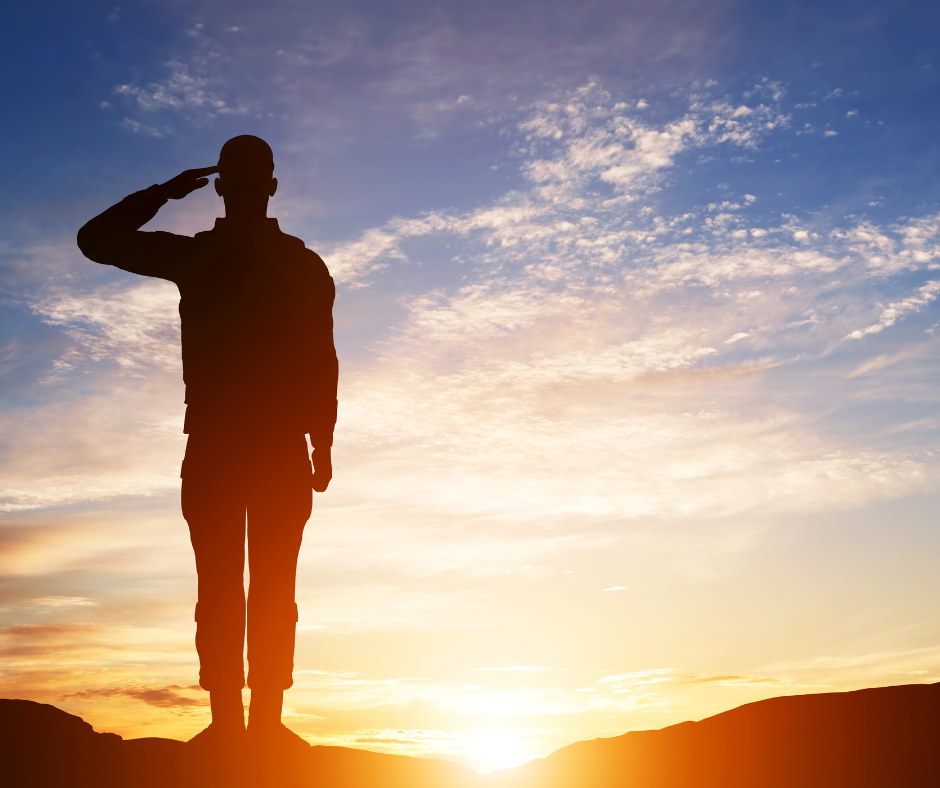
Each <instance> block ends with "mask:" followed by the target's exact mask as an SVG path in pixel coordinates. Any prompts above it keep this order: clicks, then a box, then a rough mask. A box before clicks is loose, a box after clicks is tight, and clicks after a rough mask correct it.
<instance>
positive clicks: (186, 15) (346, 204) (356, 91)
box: [0, 2, 940, 768]
mask: <svg viewBox="0 0 940 788" xmlns="http://www.w3.org/2000/svg"><path fill="white" fill-rule="evenodd" d="M938 17H940V10H937V8H936V7H935V6H934V5H932V4H928V3H891V4H888V3H789V4H787V3H779V4H767V3H746V2H737V3H734V2H656V3H654V2H648V3H628V2H617V3H580V4H578V5H577V7H574V6H573V5H572V4H568V3H551V2H540V3H530V4H507V3H475V4H472V5H467V4H444V3H387V2H386V3H343V4H335V5H330V4H325V3H324V4H314V3H309V4H308V3H285V2H280V3H278V2H275V3H268V4H266V5H264V6H263V7H259V6H257V4H248V3H224V4H223V3H198V2H193V3H182V2H180V3H171V2H163V3H136V4H131V5H120V6H117V7H116V6H114V5H111V4H95V3H84V4H82V5H81V6H76V5H74V4H58V5H57V4H44V5H41V6H28V5H24V6H21V7H20V8H17V9H16V10H15V11H13V12H9V13H8V15H7V19H6V21H5V25H4V26H3V30H2V32H0V36H2V37H3V47H2V49H0V51H2V54H0V57H2V58H3V59H4V63H3V70H2V73H3V74H4V76H3V77H2V82H0V84H2V90H3V98H4V101H5V104H6V106H7V107H8V108H9V109H8V112H7V113H6V117H5V120H6V121H7V122H6V123H5V124H4V129H3V132H2V133H3V135H4V151H5V153H6V155H5V156H4V169H3V175H4V178H5V181H6V183H7V184H8V186H9V188H7V189H6V190H5V192H4V195H3V197H2V202H0V227H2V238H3V240H2V241H0V265H2V266H3V286H2V291H0V292H2V301H0V327H2V332H3V337H2V348H3V351H4V352H3V356H2V364H3V371H4V374H3V376H2V382H0V387H2V388H0V391H2V393H3V396H2V401H0V408H2V410H0V421H2V423H3V436H4V437H3V439H2V440H3V443H2V452H0V462H2V467H3V474H2V477H3V482H2V484H0V487H2V488H3V489H2V491H0V503H2V505H3V509H4V512H5V513H4V514H3V519H2V521H0V529H2V531H0V534H2V537H0V538H2V551H0V577H2V586H0V593H2V596H0V606H2V612H0V615H2V617H3V621H2V628H0V659H2V660H3V662H2V663H0V671H2V673H0V682H2V687H0V689H2V691H3V693H4V694H6V695H8V696H13V697H30V698H34V699H37V700H44V701H47V702H55V703H58V704H59V705H61V706H62V707H63V708H67V709H69V710H71V711H74V712H75V713H80V714H83V715H84V716H85V717H86V718H87V719H89V720H90V721H92V722H93V723H94V724H95V725H96V726H97V727H98V729H99V730H100V729H105V728H107V729H109V730H117V731H118V732H120V733H122V734H124V735H145V734H146V732H147V731H150V732H151V734H153V733H154V732H158V733H161V734H162V735H174V736H180V737H182V736H186V735H190V734H191V733H193V732H195V731H196V730H198V729H199V726H200V725H203V724H204V723H205V719H206V714H207V709H206V707H205V698H204V696H203V694H202V693H199V692H198V691H196V690H193V689H192V686H191V685H192V684H194V683H195V680H194V676H195V655H194V653H193V649H192V641H191V638H192V632H191V629H192V623H191V606H192V601H193V599H192V597H193V593H194V579H195V578H194V571H193V567H192V559H191V556H190V554H189V548H188V544H187V539H186V532H185V524H184V523H183V521H182V519H181V517H180V515H179V512H178V476H177V474H178V463H179V458H180V457H181V453H182V447H183V436H182V435H181V434H180V429H181V425H182V403H181V400H182V387H181V381H180V375H179V354H178V347H177V342H178V326H177V323H176V316H175V303H176V299H177V294H176V293H175V290H174V289H173V288H172V286H170V285H167V284H166V283H160V282H152V281H147V280H143V279H139V278H136V277H134V276H132V275H129V274H124V273H122V272H119V271H114V270H110V269H105V268H101V267H98V266H96V265H94V264H92V263H90V262H88V261H86V260H84V259H83V258H82V257H81V255H80V254H79V252H78V250H77V249H76V248H75V246H74V234H75V232H76V230H77V228H78V227H79V226H81V224H82V223H83V222H84V221H86V220H87V219H88V218H90V217H91V216H92V215H94V214H96V213H98V212H99V211H101V210H103V209H104V208H105V207H107V206H108V205H110V204H112V203H113V202H116V201H117V200H119V199H120V198H121V197H123V196H124V195H125V194H127V193H129V192H131V191H134V190H137V189H140V188H145V187H146V186H149V185H150V184H152V183H155V182H160V181H163V180H166V179H168V178H170V177H172V176H173V175H175V174H176V173H177V172H179V171H181V170H182V169H186V168H190V167H199V166H207V165H211V164H212V163H214V162H215V161H216V158H217V155H218V149H219V147H220V146H221V144H222V142H224V141H225V140H226V139H228V138H229V137H231V136H234V135H236V134H242V133H253V134H258V135H260V136H263V137H264V138H265V139H267V140H268V141H269V142H270V143H271V144H272V146H273V148H274V151H275V160H276V164H277V169H276V175H277V177H278V178H279V180H280V189H279V192H278V195H277V196H276V198H275V199H274V200H273V201H272V204H271V214H272V215H275V216H277V217H278V218H279V220H280V222H281V226H282V228H283V229H285V230H286V231H287V232H290V233H292V234H294V235H297V236H299V237H301V238H302V239H303V240H304V241H305V242H306V243H307V244H308V246H310V247H311V248H313V249H315V250H317V251H318V252H319V253H321V255H322V256H323V257H324V259H325V260H326V262H327V264H328V265H329V267H330V269H331V271H332V272H333V275H334V277H335V279H336V280H337V283H338V288H339V290H338V296H337V302H336V310H335V313H336V325H337V331H336V334H337V345H338V349H339V355H340V363H341V393H340V419H339V424H338V427H337V441H336V450H335V453H336V462H337V474H336V479H335V481H334V483H333V485H332V486H331V489H330V492H329V493H328V494H327V495H326V496H323V497H321V498H318V500H317V503H316V507H315V513H314V516H313V518H312V520H311V524H310V525H309V526H308V531H307V536H306V538H305V546H304V551H303V553H302V558H301V572H300V576H299V580H298V601H299V603H300V606H301V610H302V613H301V634H300V636H299V639H298V661H297V664H298V671H299V673H298V681H297V684H296V687H295V689H294V690H292V694H291V698H290V700H289V709H290V710H289V716H290V721H291V724H292V726H293V727H295V728H296V729H297V730H298V731H299V732H301V733H302V734H303V735H305V736H307V737H308V738H309V739H310V740H311V741H316V742H329V743H340V744H351V745H354V746H366V747H373V748H378V749H384V750H387V751H394V752H405V753H410V754H418V755H429V754H437V755H443V756H444V757H452V758H456V759H459V760H463V761H464V762H467V763H471V764H473V765H475V766H477V767H478V768H491V767H494V766H504V765H512V764H515V763H519V762H521V761H524V760H525V759H526V758H529V757H533V756H535V755H539V754H545V753H547V752H549V751H551V750H552V749H554V748H556V747H558V746H561V745H563V744H566V743H568V742H571V741H575V740H578V739H586V738H594V737H597V736H602V735H616V734H618V733H622V732H624V731H626V730H632V729H640V728H649V727H660V726H662V725H667V724H671V723H674V722H678V721H681V720H683V719H699V718H701V717H703V716H706V715H708V714H712V713H716V712H718V711H721V710H723V709H727V708H730V707H732V706H735V705H739V704H740V703H744V702H748V701H750V700H755V699H757V698H760V697H767V696H770V695H775V694H781V693H786V692H814V691H826V690H827V689H851V688H856V687H862V686H873V685H879V684H893V683H903V682H904V681H927V680H937V679H936V677H938V676H940V645H938V644H940V621H938V620H937V616H936V614H935V611H934V610H933V609H932V607H931V604H930V603H931V600H932V599H933V598H935V595H936V593H937V590H938V589H937V587H936V585H937V583H936V580H935V577H936V576H937V575H938V573H937V571H936V560H935V556H936V555H937V546H938V545H937V536H936V529H935V526H934V519H935V518H934V514H933V513H934V511H935V509H936V505H937V502H938V500H937V497H938V489H940V484H938V482H940V465H938V461H937V457H938V454H937V452H938V450H940V446H938V444H937V428H938V426H940V414H938V408H937V396H936V382H937V373H938V369H937V363H936V357H937V350H938V347H940V338H938V333H940V317H938V314H937V310H938V298H940V276H938V274H937V271H938V270H940V239H938V233H940V193H938V189H937V185H936V184H937V177H936V176H937V168H938V163H940V159H938V148H937V142H936V134H935V131H934V130H935V123H934V120H935V117H936V115H937V109H936V108H937V107H938V106H940V103H938V101H937V99H938V95H937V94H938V79H940V76H938V70H940V51H938V47H940V45H938V44H936V43H935V42H936V39H937V35H936V34H937V31H938V22H940V19H938ZM220 212H221V204H220V200H218V198H217V197H216V196H215V195H214V194H213V193H212V192H211V190H209V189H206V190H203V191H201V192H198V193H196V194H193V195H192V196H191V197H189V198H187V200H185V201H183V202H180V203H174V204H171V205H168V206H167V207H166V208H165V209H163V211H161V213H160V215H159V216H158V217H157V219H155V220H154V222H152V223H151V225H150V226H151V227H153V228H159V229H169V230H173V231H176V232H184V233H193V232H196V231H198V230H201V229H204V228H206V227H207V226H210V225H211V222H212V219H213V218H214V217H215V216H217V215H220Z"/></svg>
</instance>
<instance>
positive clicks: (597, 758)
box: [490, 684, 940, 788]
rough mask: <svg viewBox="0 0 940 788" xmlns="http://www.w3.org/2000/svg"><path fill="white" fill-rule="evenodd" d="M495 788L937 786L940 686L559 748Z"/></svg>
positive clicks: (744, 712)
mask: <svg viewBox="0 0 940 788" xmlns="http://www.w3.org/2000/svg"><path fill="white" fill-rule="evenodd" d="M490 780H491V782H490V785H491V786H492V788H573V787H574V786H577V787H578V788H634V786H635V787H636V788H693V786H694V788H842V786H845V788H849V787H851V788H902V786H903V788H918V787H919V786H924V787H925V788H926V786H931V787H932V788H936V787H937V786H940V684H908V685H903V686H897V687H882V688H879V689H865V690H857V691H855V692H829V693H822V694H818V695H792V696H788V697H780V698H770V699H768V700H762V701H758V702H756V703H748V704H747V705H745V706H739V707H738V708H736V709H732V710H731V711H726V712H724V713H722V714H717V715H715V716H714V717H708V718H706V719H704V720H701V721H700V722H681V723H679V724H678V725H671V726H669V727H668V728H663V729H661V730H655V731H634V732H632V733H627V734H624V735H623V736H617V737H615V738H611V739H594V740H593V741H583V742H577V743H576V744H572V745H569V746H568V747H563V748H562V749H560V750H558V751H556V752H554V753H552V754H551V755H549V756H548V757H547V758H541V759H538V760H536V761H530V762H529V763H527V764H525V765H524V766H520V767H518V768H516V769H510V770H505V771H503V772H496V773H493V774H492V775H490Z"/></svg>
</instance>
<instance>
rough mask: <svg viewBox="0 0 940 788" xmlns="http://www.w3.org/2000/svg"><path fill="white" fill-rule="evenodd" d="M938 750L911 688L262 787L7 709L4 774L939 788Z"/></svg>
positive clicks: (30, 777)
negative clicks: (477, 762)
mask: <svg viewBox="0 0 940 788" xmlns="http://www.w3.org/2000/svg"><path fill="white" fill-rule="evenodd" d="M938 742H940V684H909V685H903V686H897V687H882V688H879V689H867V690H858V691H856V692H832V693H823V694H817V695H794V696H789V697H779V698H771V699H769V700H764V701H758V702H757V703H749V704H747V705H745V706H739V707H738V708H736V709H732V710H731V711H727V712H724V713H723V714H718V715H715V716H714V717H709V718H707V719H704V720H701V721H700V722H682V723H679V724H678V725H672V726H670V727H668V728H663V729H661V730H655V731H635V732H632V733H627V734H624V735H623V736H617V737H614V738H610V739H595V740H593V741H585V742H578V743H577V744H572V745H570V746H568V747H563V748H562V749H560V750H558V751H557V752H555V753H553V754H552V755H550V756H548V757H547V758H540V759H538V760H535V761H532V762H530V763H527V764H525V765H524V766H520V767H518V768H516V769H507V770H504V771H500V772H494V773H492V774H490V775H478V774H476V773H475V772H473V771H472V770H471V769H468V768H467V767H464V766H460V765H459V764H455V763H451V762H449V761H442V760H430V759H420V758H409V757H407V756H401V755H386V754H382V753H374V752H368V751H365V750H355V749H349V748H345V747H311V748H310V750H309V752H305V753H302V754H301V755H300V756H298V757H297V758H296V760H295V761H294V762H291V763H281V764H279V768H278V770H277V774H276V776H275V777H274V778H271V776H270V772H268V777H267V778H265V777H264V776H263V775H262V773H261V772H260V771H259V768H258V765H257V764H254V763H252V762H251V760H250V759H249V758H248V757H247V756H246V755H245V753H232V755H231V758H230V759H229V768H228V769H227V770H226V771H225V772H224V773H222V772H220V771H219V769H218V767H217V766H216V767H213V765H212V764H210V763H206V762H199V761H198V760H197V759H196V758H195V756H193V755H192V748H187V747H186V745H185V744H183V743H182V742H178V741H175V740H172V739H157V738H151V739H131V740H127V741H124V740H122V739H121V737H119V736H116V735H115V734H113V733H95V732H94V730H92V727H91V726H90V725H89V724H88V723H86V722H84V721H83V720H81V719H80V718H79V717H75V716H73V715H71V714H67V713H66V712H64V711H61V710H60V709H57V708H55V707H54V706H49V705H45V704H41V703H34V702H32V701H26V700H0V764H2V766H0V773H2V775H3V778H4V780H3V784H4V785H11V786H17V787H18V788H19V786H23V787H24V788H25V787H27V786H30V787H33V788H46V787H47V786H48V787H49V788H52V786H56V788H58V786H70V788H71V787H74V788H85V786H89V787H90V786H95V788H110V787H111V786H115V788H117V787H118V786H121V788H123V786H135V788H157V786H160V787H161V788H162V787H163V786H173V787H174V788H176V786H180V788H185V787H186V786H193V788H195V787H196V786H199V788H204V787H206V786H239V787H241V786H244V788H254V786H268V785H271V786H274V785H277V786H278V788H295V787H296V788H313V786H317V788H693V787H694V788H719V786H720V787H721V788H784V787H786V788H794V787H795V786H799V788H842V786H845V788H850V787H851V788H919V787H920V786H924V788H926V787H927V786H931V788H935V787H936V786H940V745H938ZM268 768H269V769H270V764H269V765H268Z"/></svg>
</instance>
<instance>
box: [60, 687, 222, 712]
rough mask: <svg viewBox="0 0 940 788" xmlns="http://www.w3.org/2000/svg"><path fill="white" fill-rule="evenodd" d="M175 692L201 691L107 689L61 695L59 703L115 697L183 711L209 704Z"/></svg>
mask: <svg viewBox="0 0 940 788" xmlns="http://www.w3.org/2000/svg"><path fill="white" fill-rule="evenodd" d="M177 690H189V691H191V692H192V691H194V690H195V691H199V692H201V691H202V689H201V687H199V685H198V684H195V685H192V686H188V687H182V686H180V685H179V684H170V685H168V686H166V687H146V686H128V687H107V688H101V689H89V690H81V691H80V692H72V693H68V694H65V695H62V696H61V698H60V700H61V701H69V700H76V699H77V700H93V699H105V700H106V699H109V698H115V697H126V698H132V699H133V700H139V701H141V702H142V703H146V704H147V705H148V706H156V707H157V708H161V709H172V710H177V711H185V710H189V709H192V708H199V707H202V706H207V705H208V704H209V700H208V698H205V697H202V698H191V697H188V696H186V695H182V694H180V693H179V692H177Z"/></svg>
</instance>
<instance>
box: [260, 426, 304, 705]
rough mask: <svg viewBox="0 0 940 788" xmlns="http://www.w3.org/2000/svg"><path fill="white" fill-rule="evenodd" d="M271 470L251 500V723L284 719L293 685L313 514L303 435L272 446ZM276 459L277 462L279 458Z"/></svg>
mask: <svg viewBox="0 0 940 788" xmlns="http://www.w3.org/2000/svg"><path fill="white" fill-rule="evenodd" d="M269 450H270V451H271V452H273V453H274V455H275V457H272V461H271V462H270V463H268V464H266V468H267V470H268V471H269V473H266V474H265V478H263V479H260V480H258V483H257V484H255V485H252V490H251V494H250V497H249V501H248V565H249V573H250V578H251V584H250V587H249V591H248V667H249V673H248V686H250V687H251V690H252V701H251V703H252V706H251V716H250V719H251V721H252V723H258V722H263V721H275V722H276V721H277V720H279V719H280V713H281V708H280V706H281V703H280V701H281V698H282V696H283V692H284V690H285V689H288V688H289V687H290V686H291V685H292V684H293V675H292V674H293V667H294V663H293V660H294V633H295V629H296V622H297V605H296V604H295V602H294V589H295V584H296V576H297V555H298V553H299V551H300V544H301V540H302V538H303V531H304V525H305V524H306V522H307V519H308V518H309V517H310V509H311V498H312V491H311V486H310V473H311V471H310V461H309V458H308V457H307V444H306V440H305V439H304V437H303V436H290V437H289V439H285V440H284V441H281V442H279V443H278V444H276V445H273V446H270V447H269ZM275 459H276V461H275Z"/></svg>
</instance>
